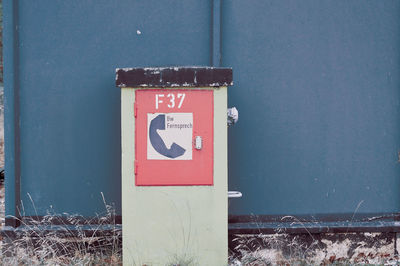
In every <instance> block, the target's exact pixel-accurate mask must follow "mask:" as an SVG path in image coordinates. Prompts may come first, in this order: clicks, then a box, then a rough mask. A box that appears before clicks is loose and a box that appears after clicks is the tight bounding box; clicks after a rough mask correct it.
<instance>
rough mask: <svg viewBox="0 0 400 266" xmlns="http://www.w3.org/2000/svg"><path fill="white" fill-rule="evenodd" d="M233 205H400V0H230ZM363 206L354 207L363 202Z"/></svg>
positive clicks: (234, 210)
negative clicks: (235, 118)
mask: <svg viewBox="0 0 400 266" xmlns="http://www.w3.org/2000/svg"><path fill="white" fill-rule="evenodd" d="M222 10H223V13H222V14H223V16H222V17H223V20H222V40H223V41H222V43H223V47H222V58H223V65H224V66H231V67H233V69H234V81H235V86H234V87H233V88H232V89H231V90H230V93H229V101H230V103H231V104H235V105H237V106H238V109H239V110H240V122H239V123H238V124H237V125H236V126H235V128H233V129H231V130H230V131H229V133H230V138H229V149H230V152H229V178H230V189H235V190H240V191H242V192H243V194H244V196H243V198H242V199H240V200H232V201H231V203H230V213H231V214H265V215H277V214H280V215H285V214H296V215H301V214H339V215H343V214H345V213H353V212H356V213H371V214H372V213H391V212H399V210H400V163H399V156H398V152H399V150H400V119H399V118H400V75H399V74H400V72H399V69H400V61H399V55H400V2H399V1H361V0H360V1H296V0H293V1H291V0H289V1H256V0H251V1H234V0H225V1H223V9H222ZM358 205H360V207H359V208H358V209H357V206H358Z"/></svg>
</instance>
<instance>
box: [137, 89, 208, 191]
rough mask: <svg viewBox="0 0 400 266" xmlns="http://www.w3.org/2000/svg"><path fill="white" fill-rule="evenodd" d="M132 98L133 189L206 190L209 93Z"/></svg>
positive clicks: (142, 93) (150, 93)
mask: <svg viewBox="0 0 400 266" xmlns="http://www.w3.org/2000/svg"><path fill="white" fill-rule="evenodd" d="M135 94H136V95H135V99H136V100H135V110H136V113H135V120H136V123H135V125H136V127H135V131H136V144H135V147H136V150H135V154H136V156H135V157H136V161H135V169H136V170H135V183H136V185H138V186H157V185H160V186H166V185H182V186H184V185H187V186H191V185H212V184H213V156H214V154H213V144H214V143H213V120H214V114H213V110H214V106H213V96H214V95H213V90H212V89H210V90H199V89H191V90H185V89H170V90H165V89H155V90H143V89H142V90H136V91H135ZM196 141H197V143H196ZM196 145H197V146H196Z"/></svg>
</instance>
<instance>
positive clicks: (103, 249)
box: [0, 195, 122, 265]
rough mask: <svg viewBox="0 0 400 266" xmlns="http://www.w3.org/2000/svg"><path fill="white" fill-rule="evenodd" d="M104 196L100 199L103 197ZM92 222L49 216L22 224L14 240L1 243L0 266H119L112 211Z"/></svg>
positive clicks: (108, 209) (117, 233)
mask: <svg viewBox="0 0 400 266" xmlns="http://www.w3.org/2000/svg"><path fill="white" fill-rule="evenodd" d="M102 196H103V195H102ZM103 201H104V205H105V212H104V213H103V214H100V215H98V216H96V217H94V218H93V219H90V220H85V219H83V217H81V216H77V215H66V214H64V215H63V217H62V218H61V216H60V215H56V214H54V213H49V214H48V215H46V216H45V217H43V218H42V219H41V220H30V221H21V226H20V227H19V228H18V230H16V235H15V236H14V237H8V238H7V237H6V238H4V239H3V248H2V254H1V255H2V256H0V264H1V265H122V257H121V255H122V249H121V246H122V245H121V239H122V238H121V234H122V231H121V228H120V226H118V225H116V224H115V209H114V208H113V207H112V206H111V205H108V204H106V201H105V200H104V197H103Z"/></svg>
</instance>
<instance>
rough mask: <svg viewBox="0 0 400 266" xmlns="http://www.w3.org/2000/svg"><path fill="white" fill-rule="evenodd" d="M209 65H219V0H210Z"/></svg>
mask: <svg viewBox="0 0 400 266" xmlns="http://www.w3.org/2000/svg"><path fill="white" fill-rule="evenodd" d="M212 1H213V6H212V36H211V39H212V47H211V50H212V52H211V65H212V66H214V67H219V66H221V0H212Z"/></svg>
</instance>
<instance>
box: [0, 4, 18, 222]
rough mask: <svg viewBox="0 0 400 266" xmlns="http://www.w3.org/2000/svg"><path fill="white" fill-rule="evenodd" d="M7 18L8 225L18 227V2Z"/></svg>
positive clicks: (6, 10)
mask: <svg viewBox="0 0 400 266" xmlns="http://www.w3.org/2000/svg"><path fill="white" fill-rule="evenodd" d="M3 14H4V31H3V35H4V37H3V40H4V49H3V53H4V56H3V58H4V85H5V86H4V98H5V101H4V102H5V108H4V123H5V126H4V137H5V156H6V157H5V186H6V187H5V189H6V202H5V204H6V215H11V216H14V217H15V218H9V217H6V225H11V226H14V227H16V226H18V220H19V218H20V213H19V203H20V192H21V191H20V175H21V163H20V103H19V76H18V70H19V65H18V62H19V53H18V52H19V51H18V0H14V1H5V2H3Z"/></svg>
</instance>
